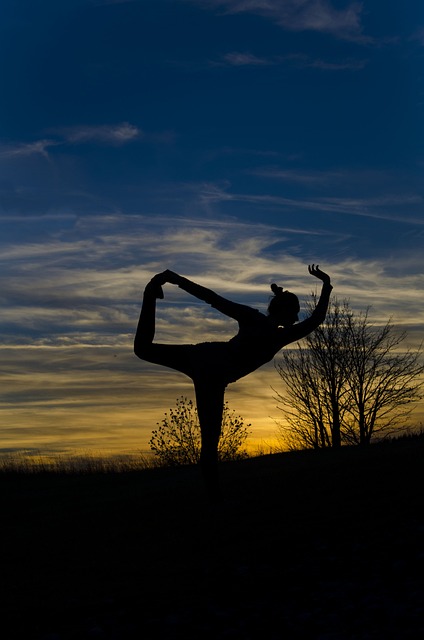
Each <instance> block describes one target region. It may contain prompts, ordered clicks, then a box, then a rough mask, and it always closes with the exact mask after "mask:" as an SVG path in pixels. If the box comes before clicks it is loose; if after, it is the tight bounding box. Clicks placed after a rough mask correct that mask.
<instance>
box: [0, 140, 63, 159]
mask: <svg viewBox="0 0 424 640" xmlns="http://www.w3.org/2000/svg"><path fill="white" fill-rule="evenodd" d="M57 144H59V143H58V142H57V141H56V140H36V141H35V142H26V143H16V144H9V145H7V144H6V145H0V158H5V159H13V158H27V157H29V156H42V157H43V158H46V159H48V158H49V153H48V149H49V147H54V146H56V145H57Z"/></svg>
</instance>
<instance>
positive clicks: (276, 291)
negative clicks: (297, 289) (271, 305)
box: [271, 282, 283, 296]
mask: <svg viewBox="0 0 424 640" xmlns="http://www.w3.org/2000/svg"><path fill="white" fill-rule="evenodd" d="M271 291H272V293H273V294H274V295H275V296H281V294H282V293H283V287H279V286H278V285H277V284H275V282H273V283H272V285H271Z"/></svg>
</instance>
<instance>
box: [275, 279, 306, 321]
mask: <svg viewBox="0 0 424 640" xmlns="http://www.w3.org/2000/svg"><path fill="white" fill-rule="evenodd" d="M271 291H272V292H273V294H274V297H273V298H272V299H271V301H270V303H269V305H268V314H269V315H270V316H271V317H272V318H274V319H275V320H276V322H277V323H278V324H279V325H281V326H283V327H290V326H291V325H292V324H294V323H295V322H297V321H298V320H299V316H298V313H299V311H300V305H299V300H298V297H297V296H296V295H295V294H294V293H290V291H283V287H278V286H277V285H276V284H275V283H273V284H272V285H271Z"/></svg>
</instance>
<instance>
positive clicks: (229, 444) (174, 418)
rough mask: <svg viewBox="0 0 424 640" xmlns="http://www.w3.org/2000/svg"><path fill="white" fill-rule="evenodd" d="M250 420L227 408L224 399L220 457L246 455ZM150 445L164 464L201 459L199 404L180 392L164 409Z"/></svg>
mask: <svg viewBox="0 0 424 640" xmlns="http://www.w3.org/2000/svg"><path fill="white" fill-rule="evenodd" d="M249 427H250V424H248V425H245V424H244V421H243V418H241V417H240V416H237V415H236V414H235V411H234V410H230V409H229V408H228V403H227V402H225V405H224V413H223V419H222V431H221V436H220V439H219V444H218V457H219V459H220V460H236V459H239V458H243V457H245V456H246V453H245V452H244V451H243V450H242V445H243V444H244V442H245V440H246V438H247V436H248V434H249V432H248V428H249ZM149 444H150V448H151V450H152V451H153V452H154V453H155V455H156V456H157V457H158V459H159V462H160V463H161V464H162V465H163V466H178V465H184V464H197V463H198V462H199V459H200V449H201V433H200V424H199V418H198V415H197V410H196V407H195V405H194V403H193V401H192V400H189V399H188V398H186V397H184V396H181V397H180V398H178V399H177V401H176V406H175V408H174V409H170V411H169V413H165V416H164V418H163V420H162V422H161V423H160V424H159V423H158V428H157V429H155V430H154V431H153V432H152V437H151V439H150V440H149Z"/></svg>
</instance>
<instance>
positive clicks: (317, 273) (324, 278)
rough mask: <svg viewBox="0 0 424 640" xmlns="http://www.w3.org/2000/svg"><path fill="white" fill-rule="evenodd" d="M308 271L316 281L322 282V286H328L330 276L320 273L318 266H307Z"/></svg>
mask: <svg viewBox="0 0 424 640" xmlns="http://www.w3.org/2000/svg"><path fill="white" fill-rule="evenodd" d="M308 271H309V273H310V274H311V276H315V278H318V280H322V282H323V283H324V284H330V282H331V281H330V276H329V275H328V274H327V273H325V272H324V271H321V269H320V268H319V265H318V264H317V265H316V266H315V265H314V264H313V265H308Z"/></svg>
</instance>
